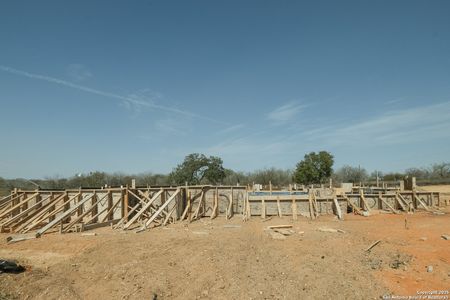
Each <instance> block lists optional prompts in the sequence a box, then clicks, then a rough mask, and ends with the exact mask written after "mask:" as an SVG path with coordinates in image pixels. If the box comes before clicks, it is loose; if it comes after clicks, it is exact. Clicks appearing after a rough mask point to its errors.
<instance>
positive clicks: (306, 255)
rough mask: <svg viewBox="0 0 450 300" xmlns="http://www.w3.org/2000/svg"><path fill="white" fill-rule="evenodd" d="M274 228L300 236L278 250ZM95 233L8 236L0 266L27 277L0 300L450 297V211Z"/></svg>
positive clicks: (3, 278) (13, 280) (17, 278)
mask: <svg viewBox="0 0 450 300" xmlns="http://www.w3.org/2000/svg"><path fill="white" fill-rule="evenodd" d="M405 219H407V224H406V225H407V228H405ZM275 224H292V225H293V229H294V231H295V233H294V234H293V235H291V236H287V237H286V239H284V240H274V239H272V238H271V237H270V235H268V234H267V232H265V231H264V228H265V227H267V226H269V225H275ZM224 225H237V226H235V227H233V226H225V227H224ZM322 227H327V228H334V229H341V230H343V231H345V233H339V232H336V233H333V232H322V231H319V230H318V229H319V228H322ZM302 231H303V232H304V233H301V232H302ZM90 232H96V233H97V235H96V236H82V235H81V234H80V233H70V234H63V235H61V234H47V235H44V236H43V237H41V238H39V239H35V240H28V241H23V242H19V243H15V244H9V245H8V244H6V241H5V240H6V237H7V234H1V235H0V258H3V259H16V260H18V262H19V263H22V264H24V265H26V266H28V268H29V270H28V271H27V272H25V273H22V274H15V275H14V274H0V299H9V298H12V299H14V298H19V299H152V298H154V297H157V299H380V297H381V296H383V295H387V294H395V295H416V293H417V291H430V290H449V288H450V277H449V275H450V264H449V262H450V241H447V240H444V239H442V238H441V235H443V234H449V235H450V214H449V210H447V214H445V215H434V214H431V213H427V212H419V213H416V214H414V215H406V214H401V215H392V214H379V213H378V212H374V213H373V214H372V215H371V216H369V217H362V216H355V215H348V216H346V217H345V220H344V221H338V220H336V218H335V217H333V216H321V217H319V219H317V220H314V221H311V220H309V219H306V218H300V219H299V220H298V221H295V222H294V221H292V220H290V218H288V217H284V218H277V217H274V218H273V219H271V220H270V221H267V222H262V220H261V219H260V218H259V217H253V218H252V219H251V220H250V221H249V222H245V223H243V222H242V221H241V218H240V217H239V216H236V217H234V218H232V219H231V220H225V219H224V218H220V217H219V218H217V219H215V220H212V221H211V220H210V219H209V218H208V219H206V218H204V219H202V220H200V221H196V222H193V223H191V224H187V223H179V224H173V225H170V226H168V227H166V228H154V229H151V230H148V231H146V232H143V233H138V234H137V233H134V232H132V231H129V232H121V231H115V230H112V229H110V228H101V229H98V230H96V231H90ZM377 240H381V242H380V243H379V244H378V245H376V246H375V247H374V248H373V249H372V250H371V251H369V252H367V251H365V250H366V249H367V248H368V247H369V246H370V245H371V244H372V243H373V242H375V241H377ZM429 265H431V266H433V272H427V266H429ZM2 297H3V298H2Z"/></svg>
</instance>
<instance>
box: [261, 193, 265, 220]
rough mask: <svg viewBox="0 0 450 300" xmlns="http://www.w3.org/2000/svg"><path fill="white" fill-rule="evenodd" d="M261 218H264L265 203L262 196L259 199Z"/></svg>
mask: <svg viewBox="0 0 450 300" xmlns="http://www.w3.org/2000/svg"><path fill="white" fill-rule="evenodd" d="M261 218H263V219H265V218H266V203H265V202H264V198H263V199H262V200H261Z"/></svg>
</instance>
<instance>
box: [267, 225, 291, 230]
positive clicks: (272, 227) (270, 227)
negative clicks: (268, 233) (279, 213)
mask: <svg viewBox="0 0 450 300" xmlns="http://www.w3.org/2000/svg"><path fill="white" fill-rule="evenodd" d="M275 228H292V225H272V226H267V229H275Z"/></svg>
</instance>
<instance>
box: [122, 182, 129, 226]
mask: <svg viewBox="0 0 450 300" xmlns="http://www.w3.org/2000/svg"><path fill="white" fill-rule="evenodd" d="M128 211H129V210H128V187H126V189H125V193H124V195H123V217H124V218H125V222H128Z"/></svg>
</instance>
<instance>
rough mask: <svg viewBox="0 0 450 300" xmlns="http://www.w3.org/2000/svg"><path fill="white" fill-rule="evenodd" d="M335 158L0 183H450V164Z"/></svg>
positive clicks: (191, 164)
mask: <svg viewBox="0 0 450 300" xmlns="http://www.w3.org/2000/svg"><path fill="white" fill-rule="evenodd" d="M333 164H334V157H333V155H332V154H331V153H329V152H327V151H320V152H318V153H316V152H311V153H308V154H306V155H305V156H304V158H303V160H301V161H299V162H298V163H297V165H296V166H295V168H293V169H279V168H266V169H261V170H256V171H253V172H237V171H234V170H231V169H226V168H224V167H223V161H222V159H221V158H220V157H216V156H206V155H204V154H199V153H192V154H189V155H187V156H186V157H185V159H184V161H183V162H181V163H180V164H179V165H177V166H176V167H175V168H174V169H173V170H172V172H170V173H169V174H154V173H142V174H124V173H106V172H101V171H95V172H91V173H89V174H79V175H76V176H73V177H69V178H45V179H31V180H28V179H22V178H19V179H4V178H1V177H0V189H2V190H3V191H6V190H11V189H13V188H22V189H36V188H41V189H68V188H80V187H96V188H98V187H102V186H110V187H114V186H125V185H129V184H130V183H131V180H132V179H135V180H136V185H137V186H147V185H150V186H161V185H184V184H189V185H196V184H214V185H218V184H221V185H236V184H240V185H248V184H250V185H251V184H253V183H259V184H262V185H268V184H269V183H271V184H272V185H274V186H279V187H282V186H288V185H289V184H291V183H300V184H306V185H307V184H320V183H328V180H329V179H330V178H331V179H332V180H333V182H334V183H335V184H338V183H340V182H353V183H359V182H363V183H366V182H374V181H376V179H377V177H378V178H379V180H384V181H395V180H400V179H403V178H405V177H406V176H414V177H416V178H417V180H418V181H419V182H429V183H449V182H450V163H437V164H433V165H431V166H429V167H423V168H409V169H406V170H405V171H404V172H403V173H382V172H381V171H374V172H372V173H370V174H369V173H368V172H367V170H366V169H364V168H363V167H361V166H357V167H355V166H349V165H344V166H342V167H340V168H339V169H337V170H333Z"/></svg>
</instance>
